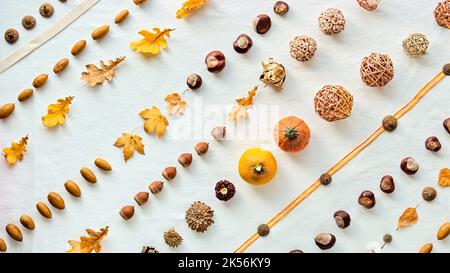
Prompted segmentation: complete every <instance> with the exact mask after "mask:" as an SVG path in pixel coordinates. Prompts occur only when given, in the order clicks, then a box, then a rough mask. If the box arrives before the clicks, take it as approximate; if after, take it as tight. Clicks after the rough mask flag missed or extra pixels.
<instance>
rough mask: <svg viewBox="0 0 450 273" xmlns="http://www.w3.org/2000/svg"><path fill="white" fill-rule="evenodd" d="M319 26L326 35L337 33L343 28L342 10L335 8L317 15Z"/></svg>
mask: <svg viewBox="0 0 450 273" xmlns="http://www.w3.org/2000/svg"><path fill="white" fill-rule="evenodd" d="M318 21H319V28H320V30H321V31H322V32H323V33H324V34H326V35H332V34H338V33H339V32H341V31H343V30H344V27H345V18H344V15H343V14H342V12H341V11H340V10H338V9H335V8H329V9H327V10H325V11H323V12H322V13H321V14H320V16H319V19H318Z"/></svg>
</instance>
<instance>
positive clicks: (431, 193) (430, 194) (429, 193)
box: [422, 187, 437, 201]
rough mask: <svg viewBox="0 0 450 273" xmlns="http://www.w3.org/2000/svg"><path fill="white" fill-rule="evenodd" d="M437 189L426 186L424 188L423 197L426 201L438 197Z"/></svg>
mask: <svg viewBox="0 0 450 273" xmlns="http://www.w3.org/2000/svg"><path fill="white" fill-rule="evenodd" d="M436 195H437V191H436V189H435V188H433V187H425V188H423V190H422V198H423V200H425V201H433V200H434V199H435V198H436Z"/></svg>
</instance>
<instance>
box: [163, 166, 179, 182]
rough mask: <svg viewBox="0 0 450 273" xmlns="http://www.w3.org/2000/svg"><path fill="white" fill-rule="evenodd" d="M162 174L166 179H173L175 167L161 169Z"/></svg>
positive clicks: (175, 172)
mask: <svg viewBox="0 0 450 273" xmlns="http://www.w3.org/2000/svg"><path fill="white" fill-rule="evenodd" d="M162 176H163V177H164V178H165V179H167V180H168V181H170V180H173V179H174V178H175V176H177V168H175V167H167V168H165V169H164V170H163V171H162Z"/></svg>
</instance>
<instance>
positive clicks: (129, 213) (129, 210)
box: [119, 206, 134, 220]
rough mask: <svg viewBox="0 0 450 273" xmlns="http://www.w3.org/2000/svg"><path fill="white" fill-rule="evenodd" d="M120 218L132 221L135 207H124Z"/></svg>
mask: <svg viewBox="0 0 450 273" xmlns="http://www.w3.org/2000/svg"><path fill="white" fill-rule="evenodd" d="M119 214H120V216H122V218H123V219H125V220H130V219H131V218H133V216H134V207H133V206H124V207H122V208H121V209H120V212H119Z"/></svg>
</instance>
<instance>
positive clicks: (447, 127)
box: [442, 118, 450, 134]
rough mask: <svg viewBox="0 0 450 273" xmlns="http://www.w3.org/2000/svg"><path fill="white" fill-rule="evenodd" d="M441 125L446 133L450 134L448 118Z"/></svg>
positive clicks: (449, 119)
mask: <svg viewBox="0 0 450 273" xmlns="http://www.w3.org/2000/svg"><path fill="white" fill-rule="evenodd" d="M442 125H443V126H444V129H445V130H446V131H447V133H449V134H450V118H448V119H446V120H444V122H443V123H442Z"/></svg>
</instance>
